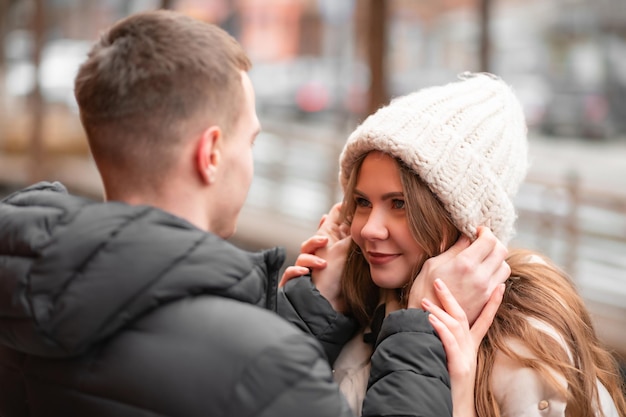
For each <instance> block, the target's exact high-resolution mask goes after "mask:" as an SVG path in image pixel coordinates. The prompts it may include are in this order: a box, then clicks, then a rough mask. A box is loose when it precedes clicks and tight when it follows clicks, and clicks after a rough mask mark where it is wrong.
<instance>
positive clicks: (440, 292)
mask: <svg viewBox="0 0 626 417" xmlns="http://www.w3.org/2000/svg"><path fill="white" fill-rule="evenodd" d="M433 285H434V286H435V294H436V295H437V298H438V299H439V302H440V303H441V305H442V307H443V309H444V310H445V311H446V312H447V313H448V314H450V315H451V316H452V317H454V318H455V319H456V320H458V321H461V322H466V321H467V315H466V314H465V311H464V310H463V308H461V306H460V305H459V303H458V302H457V300H456V298H454V296H453V295H452V293H451V292H450V290H449V289H448V286H447V285H446V284H445V283H444V282H443V281H442V280H441V279H439V278H437V279H436V280H435V282H434V284H433Z"/></svg>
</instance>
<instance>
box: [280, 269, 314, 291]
mask: <svg viewBox="0 0 626 417" xmlns="http://www.w3.org/2000/svg"><path fill="white" fill-rule="evenodd" d="M308 273H309V268H306V267H304V266H288V267H287V268H286V269H285V272H283V276H282V278H281V279H280V282H279V283H278V287H282V286H284V285H285V284H286V283H287V281H289V280H290V279H293V278H297V277H301V276H302V275H306V274H308Z"/></svg>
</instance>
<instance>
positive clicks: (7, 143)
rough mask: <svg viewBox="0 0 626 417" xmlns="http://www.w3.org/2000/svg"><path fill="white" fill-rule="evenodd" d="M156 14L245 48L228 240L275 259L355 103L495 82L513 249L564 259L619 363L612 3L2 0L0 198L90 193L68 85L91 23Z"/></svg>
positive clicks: (620, 224) (622, 291) (323, 196)
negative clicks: (211, 29) (182, 16)
mask: <svg viewBox="0 0 626 417" xmlns="http://www.w3.org/2000/svg"><path fill="white" fill-rule="evenodd" d="M155 8H171V9H177V10H180V11H183V12H185V13H188V14H190V15H192V16H195V17H197V18H199V19H202V20H205V21H208V22H212V23H215V24H218V25H220V26H221V27H223V28H225V29H226V30H227V31H228V32H230V33H231V34H232V35H233V36H234V37H236V38H237V39H238V40H239V41H240V42H241V43H242V44H243V46H244V48H245V49H246V50H247V52H248V53H249V55H250V57H251V58H252V60H253V65H254V66H253V68H252V70H251V72H250V76H251V78H252V81H253V83H254V86H255V89H256V92H257V111H258V113H259V117H260V119H261V122H262V124H263V128H264V130H263V132H262V134H261V135H260V137H259V140H257V142H256V145H255V164H256V166H255V169H256V177H255V180H254V181H253V184H252V188H251V190H250V196H249V198H248V201H247V203H246V206H245V207H244V211H243V214H242V216H241V218H240V223H239V229H238V232H237V234H236V235H235V236H234V237H233V240H234V241H235V243H237V244H239V245H241V246H244V247H246V248H250V249H256V248H260V247H267V246H271V245H276V244H278V245H282V246H284V247H285V248H287V251H288V255H289V259H288V263H292V262H293V261H294V259H295V256H296V255H297V253H298V251H299V247H300V243H301V242H302V241H303V240H304V239H306V238H307V237H309V236H310V235H311V234H312V233H313V232H314V231H315V229H316V228H317V224H318V221H319V219H320V216H321V215H322V214H323V213H325V212H326V211H327V210H328V209H329V208H330V207H331V205H332V204H333V203H334V202H336V201H339V200H340V199H341V191H340V189H339V187H338V183H337V172H338V166H337V161H338V156H339V152H340V150H341V147H342V146H343V143H344V141H345V139H346V137H347V136H348V134H349V133H350V132H351V131H352V130H353V129H354V128H355V127H356V126H357V125H358V123H359V122H360V121H362V120H363V118H364V117H365V116H366V115H367V114H369V113H371V112H373V111H374V110H375V109H377V108H378V107H379V106H381V105H382V104H385V103H387V102H388V101H389V100H390V99H391V98H393V97H395V96H398V95H401V94H405V93H408V92H410V91H412V90H415V89H418V88H421V87H424V86H428V85H431V84H438V83H445V82H450V81H453V80H454V79H455V77H456V75H457V74H458V73H460V72H463V71H466V70H470V71H489V72H493V73H496V74H498V75H500V76H501V77H502V78H503V79H505V81H507V82H508V83H509V84H511V85H512V86H513V88H514V89H515V91H516V92H517V94H518V96H519V98H520V99H521V101H522V103H523V105H524V109H525V112H526V117H527V121H528V125H529V129H530V153H531V163H532V166H531V171H530V173H529V176H528V178H527V180H526V182H525V183H524V185H523V186H522V189H521V191H520V193H519V197H518V198H517V200H516V205H517V208H518V211H519V221H518V236H517V238H516V239H515V240H514V242H513V246H525V247H531V248H534V249H538V250H541V251H543V252H545V253H547V254H548V255H550V256H551V257H552V258H554V259H555V260H556V261H557V262H558V263H559V264H560V265H561V266H562V267H563V268H564V269H565V270H567V271H568V272H569V273H570V274H571V275H572V277H573V279H574V280H575V282H576V284H577V285H578V287H579V289H580V291H581V293H582V294H583V296H584V298H585V300H586V302H587V303H588V305H589V308H590V310H591V311H592V313H593V316H594V320H595V322H596V325H597V328H598V332H599V334H600V336H601V338H602V339H603V340H604V341H605V342H606V343H607V344H608V345H609V346H610V347H611V348H612V349H613V350H614V351H615V353H616V354H617V355H618V357H620V358H621V359H626V274H625V271H626V187H625V186H626V3H624V0H523V1H522V0H169V1H168V0H128V1H126V0H45V1H44V0H0V194H7V193H9V192H11V191H13V190H15V189H18V188H19V187H22V186H24V185H27V184H30V183H33V182H35V181H39V180H44V179H45V180H59V181H62V182H63V183H65V184H66V186H68V188H69V189H70V190H71V191H73V192H76V193H80V194H84V195H86V196H90V197H93V198H98V199H99V198H101V195H102V192H101V185H100V181H99V178H98V176H97V173H96V171H95V167H94V165H93V163H92V160H91V158H90V155H89V150H88V148H87V144H86V140H85V138H84V133H83V131H82V128H81V126H80V122H79V120H78V117H77V109H76V103H75V100H74V95H73V78H74V75H75V73H76V70H77V68H78V65H79V64H80V63H81V62H82V60H84V59H85V56H86V52H87V50H88V48H89V46H90V44H91V43H92V42H93V41H94V40H96V39H97V37H98V35H99V33H100V32H101V31H102V30H103V29H104V28H106V27H107V26H108V25H110V24H111V23H113V22H114V21H115V20H117V19H119V18H122V17H124V16H127V15H128V14H130V13H133V12H137V11H141V10H148V9H155Z"/></svg>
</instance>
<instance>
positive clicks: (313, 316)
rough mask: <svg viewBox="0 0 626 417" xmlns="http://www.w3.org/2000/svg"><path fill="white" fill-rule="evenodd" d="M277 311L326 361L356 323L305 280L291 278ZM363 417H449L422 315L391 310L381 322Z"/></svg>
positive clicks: (443, 378) (436, 346) (445, 388)
mask: <svg viewBox="0 0 626 417" xmlns="http://www.w3.org/2000/svg"><path fill="white" fill-rule="evenodd" d="M278 312H279V314H280V315H281V316H282V317H284V318H285V319H287V320H289V321H290V322H292V323H294V324H295V325H296V326H298V327H299V328H301V329H302V330H303V331H305V332H307V333H309V334H311V335H312V336H314V337H315V338H316V339H318V340H319V341H320V342H321V344H322V346H323V347H324V350H325V352H326V355H327V357H328V360H329V362H330V363H334V361H335V359H337V356H338V355H339V353H340V351H341V349H342V348H343V346H344V345H345V344H346V342H348V340H349V339H350V338H351V337H352V336H353V334H354V332H355V331H356V330H357V326H356V323H355V322H354V321H352V320H350V319H349V318H348V317H346V316H343V315H341V314H339V313H337V312H336V311H335V310H333V308H332V307H331V305H330V303H329V302H328V301H327V300H326V299H325V298H324V297H323V296H322V295H321V294H320V293H319V291H317V289H316V288H315V287H314V286H313V284H312V283H311V279H310V277H308V276H303V277H300V278H296V279H292V280H290V281H289V282H287V284H286V285H285V286H284V287H283V288H282V289H281V290H280V291H279V293H278ZM362 416H367V417H371V416H404V417H409V416H415V417H417V416H422V417H445V416H452V397H451V391H450V375H449V374H448V370H447V362H446V355H445V351H444V349H443V345H442V344H441V341H440V340H439V338H438V336H437V335H436V333H435V331H434V329H433V327H432V326H431V324H430V322H429V321H428V314H427V313H425V312H424V311H422V310H419V309H404V310H399V311H394V312H392V313H390V314H389V315H388V316H387V317H386V318H385V319H384V320H383V322H382V326H381V328H380V332H379V334H378V338H377V340H376V345H375V349H374V353H373V355H372V358H371V370H370V376H369V381H368V388H367V393H366V395H365V399H364V401H363V408H362Z"/></svg>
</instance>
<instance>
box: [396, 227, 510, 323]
mask: <svg viewBox="0 0 626 417" xmlns="http://www.w3.org/2000/svg"><path fill="white" fill-rule="evenodd" d="M507 253H508V251H507V249H506V247H504V245H503V244H502V243H501V242H500V241H499V240H498V239H497V238H496V237H495V236H494V234H493V233H492V232H491V230H489V229H488V228H486V227H480V228H478V237H477V239H476V240H475V241H474V242H472V243H471V244H470V241H469V239H468V238H467V237H465V236H462V237H461V238H459V240H458V241H457V242H456V243H455V244H454V245H453V246H452V247H451V248H450V249H448V250H447V251H445V252H444V253H442V254H441V255H439V256H435V257H433V258H430V259H428V260H427V261H426V262H425V263H424V266H423V268H422V270H421V271H420V273H419V275H418V276H417V278H416V279H415V282H414V283H413V286H412V287H411V291H410V292H409V299H408V307H409V308H421V302H422V299H423V298H427V299H429V300H431V301H433V302H434V303H438V297H437V296H436V294H434V287H433V284H434V281H435V279H437V278H440V279H441V280H442V281H444V282H445V284H446V286H447V287H448V288H449V289H450V292H451V293H452V295H453V296H454V297H455V298H456V300H457V302H458V304H459V305H460V306H461V308H462V309H463V311H465V314H466V315H467V320H468V322H469V324H470V326H471V325H472V324H474V321H475V320H476V318H477V317H478V315H479V314H480V312H481V311H482V309H483V306H484V305H485V304H486V303H487V300H489V297H490V296H491V295H492V293H493V292H494V290H495V289H496V287H497V286H498V285H499V284H501V283H503V282H505V281H506V280H507V279H508V278H509V276H510V274H511V268H510V267H509V265H508V264H507V263H506V262H505V261H504V260H505V258H506V255H507ZM438 305H439V306H440V307H441V305H440V304H438Z"/></svg>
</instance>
